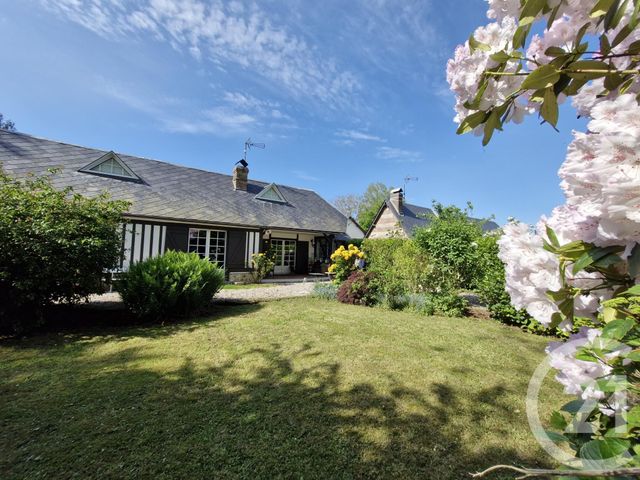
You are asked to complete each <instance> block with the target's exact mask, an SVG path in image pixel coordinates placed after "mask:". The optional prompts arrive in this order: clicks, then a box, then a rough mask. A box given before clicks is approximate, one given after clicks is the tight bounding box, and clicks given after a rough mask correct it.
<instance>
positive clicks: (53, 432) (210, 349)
mask: <svg viewBox="0 0 640 480" xmlns="http://www.w3.org/2000/svg"><path fill="white" fill-rule="evenodd" d="M216 308H217V310H216V311H214V312H212V316H211V317H209V318H205V319H198V320H195V321H188V322H182V323H178V324H171V325H165V326H146V327H145V326H135V327H119V328H116V327H114V326H111V327H107V326H103V327H94V328H84V329H79V328H78V327H75V329H73V330H71V331H69V330H67V331H66V332H65V333H52V334H47V335H42V336H39V337H35V338H30V339H25V340H15V339H14V340H3V341H0V452H2V453H1V454H0V478H3V479H13V478H16V479H17V478H20V479H22V478H29V479H45V478H46V479H50V478H81V479H86V478H101V479H102V478H118V479H121V478H154V479H170V478H185V479H199V478H203V479H204V478H206V479H219V478H305V479H307V478H332V479H333V478H422V479H438V480H439V479H460V478H468V477H467V475H468V472H471V471H476V470H478V469H481V468H484V467H487V466H490V465H492V464H494V463H516V464H520V465H528V466H541V465H547V459H546V456H545V454H544V453H543V452H542V451H541V449H540V448H539V447H538V446H537V444H536V442H535V440H534V438H533V436H532V435H531V433H530V432H529V429H528V426H527V420H526V415H525V406H524V400H525V393H526V388H527V382H528V379H529V377H530V375H531V373H532V372H533V369H534V368H535V366H536V365H537V364H538V362H539V361H540V360H541V359H542V358H543V355H544V354H543V349H544V346H545V344H546V341H547V340H546V339H544V338H541V337H537V336H533V335H529V334H525V333H522V332H520V331H519V330H516V329H513V328H509V327H505V326H503V325H500V324H498V323H497V322H493V321H487V320H474V319H447V318H438V317H420V316H417V315H413V314H410V313H402V312H388V311H384V310H381V309H370V308H365V307H355V306H347V305H341V304H337V303H334V302H328V301H322V300H314V299H306V298H305V299H292V300H282V301H277V302H270V303H263V304H257V305H243V306H233V307H229V306H227V307H222V306H219V307H216ZM544 397H545V398H546V402H547V403H548V406H547V407H545V408H544V409H543V410H544V411H546V412H548V411H549V406H556V407H557V406H558V405H560V404H561V403H562V401H563V399H562V395H561V394H560V389H559V388H557V387H556V386H555V385H553V384H551V385H547V386H545V388H544ZM493 478H509V477H500V476H494V477H493Z"/></svg>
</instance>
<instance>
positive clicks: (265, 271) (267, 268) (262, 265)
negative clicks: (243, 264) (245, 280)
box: [251, 252, 276, 283]
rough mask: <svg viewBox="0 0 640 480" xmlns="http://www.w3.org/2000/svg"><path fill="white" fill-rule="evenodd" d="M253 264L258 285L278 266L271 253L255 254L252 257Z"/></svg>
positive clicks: (255, 280)
mask: <svg viewBox="0 0 640 480" xmlns="http://www.w3.org/2000/svg"><path fill="white" fill-rule="evenodd" d="M251 263H252V264H253V280H254V282H256V283H259V282H260V281H261V280H262V279H263V278H264V277H266V276H267V275H269V273H270V272H271V271H272V270H273V267H274V266H275V264H276V262H275V261H274V260H273V255H272V254H271V252H267V253H262V252H261V253H254V254H253V255H252V256H251Z"/></svg>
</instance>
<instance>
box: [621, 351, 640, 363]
mask: <svg viewBox="0 0 640 480" xmlns="http://www.w3.org/2000/svg"><path fill="white" fill-rule="evenodd" d="M624 358H626V359H628V360H631V361H632V362H640V350H634V351H633V352H631V353H629V354H628V355H627V356H626V357H624Z"/></svg>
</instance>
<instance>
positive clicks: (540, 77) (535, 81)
mask: <svg viewBox="0 0 640 480" xmlns="http://www.w3.org/2000/svg"><path fill="white" fill-rule="evenodd" d="M559 79H560V72H558V70H556V69H555V68H553V67H552V66H551V65H542V66H541V67H538V68H536V69H535V70H534V71H533V72H531V73H530V74H529V75H528V76H527V78H525V79H524V81H523V82H522V86H521V88H522V89H523V90H537V89H538V88H547V87H551V86H553V84H555V83H556V82H557V81H558V80H559Z"/></svg>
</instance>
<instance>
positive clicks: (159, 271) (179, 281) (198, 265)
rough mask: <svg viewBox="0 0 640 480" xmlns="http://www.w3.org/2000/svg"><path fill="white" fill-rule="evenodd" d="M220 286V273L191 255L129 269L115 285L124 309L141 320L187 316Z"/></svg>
mask: <svg viewBox="0 0 640 480" xmlns="http://www.w3.org/2000/svg"><path fill="white" fill-rule="evenodd" d="M223 284H224V270H222V269H221V268H219V267H218V266H217V265H215V264H213V263H211V262H210V261H209V260H206V259H202V258H200V257H199V256H198V255H197V254H195V253H186V252H175V251H168V252H167V253H165V254H164V255H161V256H159V257H154V258H150V259H148V260H145V261H143V262H139V263H136V264H134V265H132V266H131V268H130V269H129V271H128V272H127V273H125V274H124V275H123V276H122V279H121V280H120V282H118V286H117V287H118V291H119V292H120V294H121V295H122V300H123V302H124V304H125V305H126V307H127V308H128V309H129V310H131V312H133V313H134V314H135V315H137V316H138V317H141V318H148V319H154V320H158V319H162V318H166V317H172V316H188V315H190V314H192V313H194V312H196V311H198V310H199V309H201V308H202V307H204V306H206V305H207V304H208V303H209V302H210V301H211V299H212V298H213V296H214V295H215V294H216V293H217V292H218V291H219V290H220V289H221V288H222V285H223Z"/></svg>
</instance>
